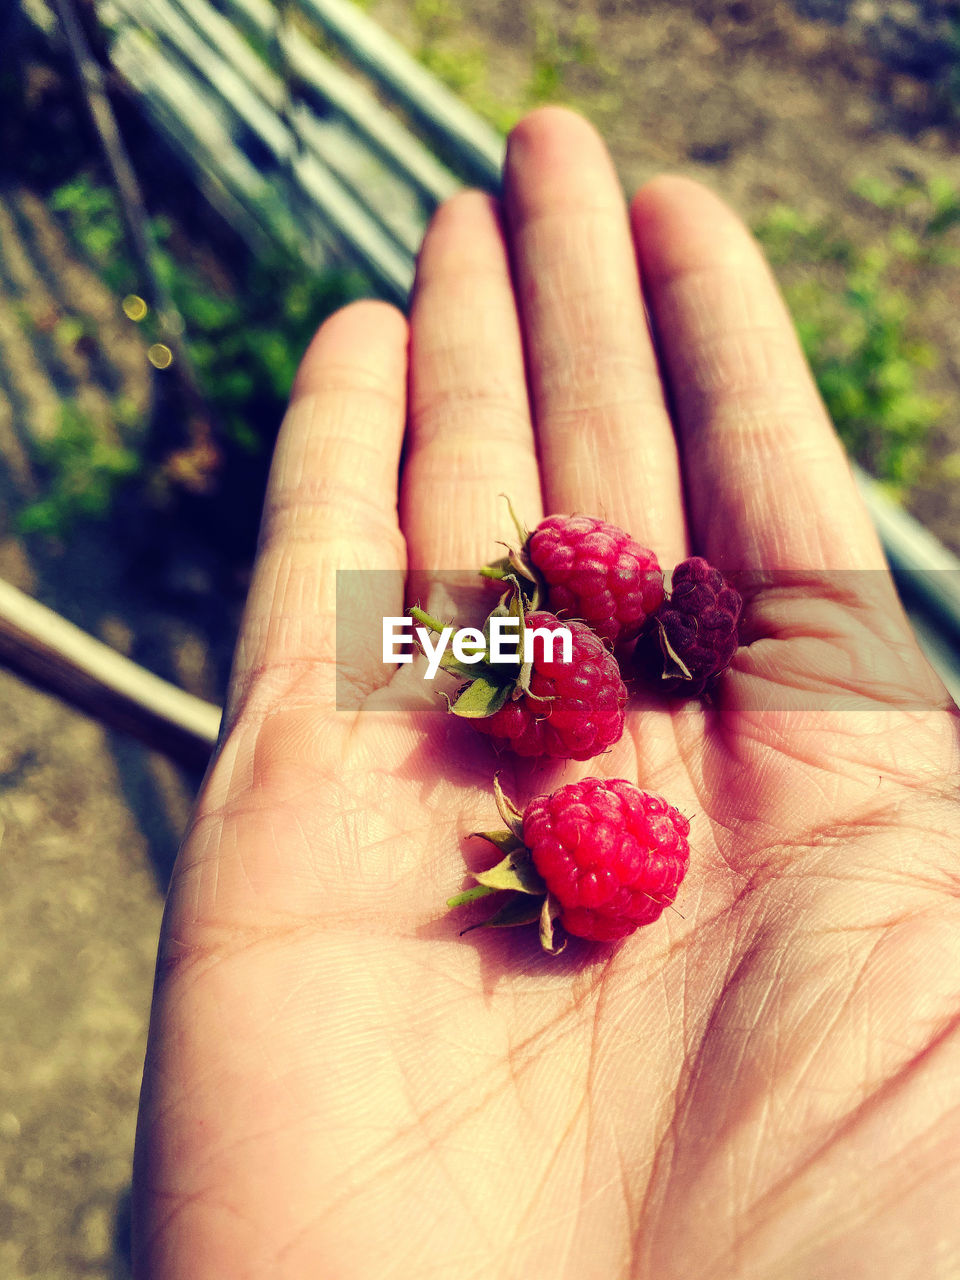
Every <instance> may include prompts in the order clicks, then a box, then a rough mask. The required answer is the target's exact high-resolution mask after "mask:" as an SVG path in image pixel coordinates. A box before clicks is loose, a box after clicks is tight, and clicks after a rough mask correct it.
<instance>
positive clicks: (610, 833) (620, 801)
mask: <svg viewBox="0 0 960 1280" xmlns="http://www.w3.org/2000/svg"><path fill="white" fill-rule="evenodd" d="M689 831H690V823H689V822H688V821H687V819H686V818H685V817H684V816H683V814H682V813H680V812H679V811H678V810H676V809H674V808H673V806H672V805H669V804H667V802H666V800H664V799H662V798H661V797H660V796H654V795H650V794H648V793H647V792H646V791H641V790H640V789H639V788H638V787H635V786H634V785H633V784H632V783H630V782H626V781H625V780H624V779H623V778H613V779H610V780H601V779H600V778H584V779H583V781H582V782H572V783H570V784H569V785H568V786H565V787H561V788H560V789H559V790H558V791H554V793H553V794H552V795H549V796H537V797H536V798H535V799H534V800H531V801H530V803H529V804H528V805H527V807H526V810H525V811H524V814H523V841H524V844H525V845H526V846H527V848H528V849H529V850H530V854H531V857H532V859H533V863H534V866H535V867H536V869H537V871H538V872H539V873H540V875H541V876H542V877H543V880H544V883H545V884H546V887H547V891H548V893H550V894H552V895H553V897H554V898H555V899H556V901H557V903H558V904H559V906H560V908H561V911H560V917H559V919H560V924H561V925H562V926H563V928H564V929H565V930H566V931H567V933H572V934H576V935H577V936H578V937H580V938H589V939H591V940H592V941H594V942H612V941H614V940H616V939H617V938H624V937H626V936H627V934H629V933H633V931H634V930H635V929H637V928H639V927H640V925H644V924H650V922H651V921H653V920H656V919H657V918H658V916H659V915H660V913H661V912H662V911H663V909H664V908H665V907H666V906H668V905H669V904H670V903H671V902H673V900H674V898H675V897H676V895H677V888H678V886H679V884H680V881H681V880H682V879H683V877H684V875H685V874H686V870H687V864H688V862H689V859H690V848H689V845H688V844H687V835H688V833H689Z"/></svg>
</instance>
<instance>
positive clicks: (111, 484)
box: [17, 400, 140, 537]
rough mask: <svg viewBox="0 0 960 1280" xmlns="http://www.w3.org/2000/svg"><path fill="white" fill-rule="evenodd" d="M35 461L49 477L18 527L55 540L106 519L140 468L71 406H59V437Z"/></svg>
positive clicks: (119, 408) (39, 449) (120, 407)
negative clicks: (76, 527)
mask: <svg viewBox="0 0 960 1280" xmlns="http://www.w3.org/2000/svg"><path fill="white" fill-rule="evenodd" d="M126 409H127V406H125V405H124V404H122V403H121V402H118V403H117V404H116V405H115V406H114V410H115V416H116V417H118V418H120V419H122V418H123V416H124V412H125V410H126ZM36 459H37V462H38V463H39V464H40V467H41V468H42V469H43V471H44V472H45V473H46V477H47V486H46V492H45V494H44V497H43V498H40V499H38V500H37V501H36V502H33V503H31V504H30V505H29V506H27V507H25V508H24V509H23V510H22V511H21V512H20V514H19V516H18V517H17V527H18V529H19V530H20V532H21V533H45V534H49V535H51V536H55V537H64V536H65V535H66V534H68V533H69V532H70V530H71V529H72V528H73V526H74V525H75V524H76V523H77V521H78V520H80V519H84V518H86V519H90V518H94V519H97V518H101V517H103V516H105V515H106V514H107V513H108V512H109V510H110V506H111V503H112V501H113V498H114V495H115V493H116V491H117V489H118V487H119V486H120V484H121V483H122V482H123V481H124V480H127V479H129V477H130V476H133V475H135V474H136V473H137V472H138V470H139V468H140V457H139V455H138V454H137V453H136V452H134V450H132V449H128V448H125V447H124V446H122V445H118V444H109V443H108V442H106V441H105V440H104V439H103V430H102V427H100V426H99V425H98V424H97V422H96V421H95V420H94V418H93V417H92V416H91V415H90V414H89V413H87V412H85V411H84V410H83V409H82V408H81V407H80V406H79V405H78V404H77V403H76V401H73V400H68V401H65V402H64V403H63V404H62V405H61V407H60V417H59V421H58V423H57V431H56V434H55V435H54V436H53V437H52V438H51V439H49V440H43V441H40V442H39V443H38V444H37V445H36Z"/></svg>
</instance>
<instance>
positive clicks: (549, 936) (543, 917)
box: [539, 893, 567, 956]
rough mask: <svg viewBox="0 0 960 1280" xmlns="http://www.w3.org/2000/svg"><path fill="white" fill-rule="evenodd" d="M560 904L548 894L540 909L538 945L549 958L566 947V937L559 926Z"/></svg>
mask: <svg viewBox="0 0 960 1280" xmlns="http://www.w3.org/2000/svg"><path fill="white" fill-rule="evenodd" d="M560 911H561V907H560V904H559V903H558V902H557V900H556V898H555V897H554V896H553V894H552V893H548V894H547V896H546V897H545V898H544V900H543V906H542V907H541V908H540V912H539V919H540V945H541V947H543V949H544V951H546V952H547V953H548V954H549V955H551V956H558V955H559V954H560V952H561V951H562V950H563V949H564V947H565V946H566V945H567V935H566V933H565V932H564V929H563V926H562V925H561V924H560V919H559V916H560Z"/></svg>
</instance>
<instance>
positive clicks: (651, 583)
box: [526, 516, 663, 645]
mask: <svg viewBox="0 0 960 1280" xmlns="http://www.w3.org/2000/svg"><path fill="white" fill-rule="evenodd" d="M526 558H527V559H528V560H529V562H530V564H531V565H532V566H533V568H534V569H535V570H536V571H537V572H538V573H539V574H540V575H541V577H542V579H543V581H544V582H545V583H546V588H547V596H546V601H545V603H546V604H547V605H548V607H549V608H550V609H551V610H552V611H553V612H554V613H558V614H561V615H563V616H564V617H569V618H581V619H582V620H583V621H584V622H585V623H586V624H587V626H588V627H590V628H591V630H593V631H595V632H596V633H597V635H598V636H600V637H601V638H602V639H603V640H606V641H608V643H609V644H611V645H614V644H616V643H618V642H619V641H621V640H629V639H632V638H633V637H634V636H636V635H637V633H638V632H639V631H640V629H641V627H642V626H643V624H644V622H646V620H647V617H648V616H649V615H650V614H651V613H653V611H654V610H655V609H656V608H657V606H658V605H659V604H660V602H661V601H662V600H663V573H662V572H661V569H660V565H659V564H658V563H657V557H656V556H655V555H654V554H653V552H652V551H648V550H647V549H646V548H645V547H642V546H641V545H640V543H639V542H635V541H634V540H633V538H631V537H630V535H629V534H628V533H625V532H624V531H623V529H619V528H617V526H616V525H615V524H608V523H607V522H606V521H605V520H598V519H597V518H596V517H594V516H548V517H547V518H546V519H545V520H541V522H540V523H539V524H538V525H537V527H536V529H534V531H533V533H532V534H531V535H530V538H529V540H528V541H527V544H526Z"/></svg>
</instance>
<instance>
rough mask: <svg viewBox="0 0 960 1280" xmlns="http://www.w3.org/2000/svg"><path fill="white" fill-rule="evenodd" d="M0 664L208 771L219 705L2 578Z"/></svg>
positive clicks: (0, 594) (217, 725)
mask: <svg viewBox="0 0 960 1280" xmlns="http://www.w3.org/2000/svg"><path fill="white" fill-rule="evenodd" d="M0 660H2V661H3V662H4V664H5V665H7V666H9V667H10V668H11V669H12V670H14V671H17V672H18V673H20V674H21V675H25V676H28V677H29V678H30V679H31V680H33V681H35V682H36V683H37V684H39V685H41V686H42V687H44V688H46V689H49V690H51V691H52V692H54V693H56V694H57V696H58V697H61V698H63V699H65V700H66V701H67V702H70V703H72V704H73V705H75V706H77V707H80V708H81V709H82V710H84V711H88V712H90V713H91V714H92V715H95V716H96V717H97V718H98V719H99V720H102V721H104V722H105V723H107V724H110V725H112V726H113V727H115V728H118V729H122V730H124V731H126V732H128V733H132V734H134V735H135V736H136V737H138V738H140V739H141V740H142V741H143V742H146V743H147V744H148V745H149V746H151V747H156V748H157V749H158V750H162V751H165V752H166V753H167V754H169V755H171V756H173V757H174V758H175V759H178V760H180V761H181V762H182V763H184V764H189V765H191V766H194V767H196V766H202V765H203V764H204V762H205V761H206V759H207V757H208V756H209V755H210V752H211V750H212V749H213V746H214V744H215V743H216V741H217V734H218V733H219V729H220V708H219V707H215V706H213V705H212V704H211V703H209V702H204V701H203V700H202V699H201V698H196V697H194V696H193V695H192V694H189V693H185V692H184V691H183V690H182V689H178V688H177V687H176V685H173V684H170V683H169V682H168V681H166V680H161V678H160V677H159V676H156V675H154V674H153V673H152V672H151V671H147V670H145V669H144V668H143V667H141V666H138V665H137V663H135V662H132V661H131V660H130V659H129V658H126V657H124V655H123V654H121V653H117V652H116V650H114V649H111V648H110V647H109V646H108V645H105V644H103V643H102V642H101V641H100V640H97V639H96V638H95V637H94V636H91V635H89V634H88V633H87V632H85V631H82V630H81V629H80V628H79V627H76V626H74V625H73V623H72V622H68V621H67V620H66V618H62V617H61V616H60V615H59V614H58V613H55V612H54V611H53V610H52V609H48V608H47V607H46V605H43V604H40V602H39V601H37V600H33V599H31V598H30V596H28V595H25V594H24V593H23V592H22V591H19V590H18V589H17V588H16V587H14V586H12V585H11V584H10V583H9V582H3V581H0Z"/></svg>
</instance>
